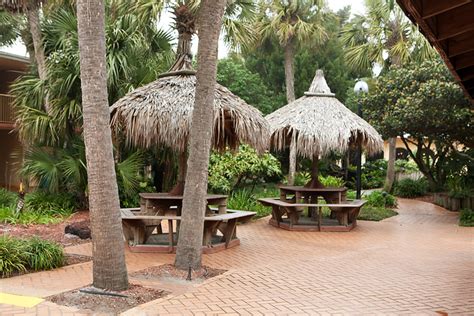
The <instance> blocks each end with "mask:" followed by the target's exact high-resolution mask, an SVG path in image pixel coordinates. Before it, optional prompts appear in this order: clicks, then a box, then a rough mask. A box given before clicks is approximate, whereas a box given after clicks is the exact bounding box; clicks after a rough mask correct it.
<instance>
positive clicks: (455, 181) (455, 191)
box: [446, 176, 474, 199]
mask: <svg viewBox="0 0 474 316" xmlns="http://www.w3.org/2000/svg"><path fill="white" fill-rule="evenodd" d="M466 180H467V178H465V177H461V176H451V177H449V178H448V179H447V181H446V185H447V187H448V190H449V196H450V197H452V198H458V199H463V198H467V197H471V196H473V195H474V188H473V187H472V184H470V183H468V181H466Z"/></svg>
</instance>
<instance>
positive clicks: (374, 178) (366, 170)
mask: <svg viewBox="0 0 474 316" xmlns="http://www.w3.org/2000/svg"><path fill="white" fill-rule="evenodd" d="M386 174H387V161H386V160H385V159H377V160H374V161H367V162H366V163H365V164H364V165H363V166H362V177H361V182H362V188H364V189H375V188H380V187H382V186H383V184H384V182H385V175H386Z"/></svg>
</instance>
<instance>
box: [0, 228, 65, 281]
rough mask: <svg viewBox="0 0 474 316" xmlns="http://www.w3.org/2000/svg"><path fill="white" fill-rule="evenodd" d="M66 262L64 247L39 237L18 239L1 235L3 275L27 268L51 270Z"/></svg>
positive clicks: (0, 250) (0, 264) (0, 248)
mask: <svg viewBox="0 0 474 316" xmlns="http://www.w3.org/2000/svg"><path fill="white" fill-rule="evenodd" d="M64 263H65V259H64V251H63V248H62V247H61V246H60V245H58V244H56V243H54V242H50V241H47V240H42V239H39V238H37V237H34V238H29V239H18V238H13V237H10V236H8V235H4V236H1V237H0V273H1V274H2V276H3V277H6V276H9V275H11V274H12V273H15V272H26V271H27V270H35V271H38V270H50V269H54V268H58V267H61V266H63V265H64Z"/></svg>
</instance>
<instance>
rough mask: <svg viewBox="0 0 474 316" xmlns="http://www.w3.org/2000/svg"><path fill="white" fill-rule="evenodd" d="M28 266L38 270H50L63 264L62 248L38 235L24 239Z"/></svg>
mask: <svg viewBox="0 0 474 316" xmlns="http://www.w3.org/2000/svg"><path fill="white" fill-rule="evenodd" d="M25 249H26V253H27V254H28V267H29V268H31V269H33V270H35V271H38V270H51V269H54V268H57V267H61V266H63V265H64V260H65V258H64V251H63V248H62V247H61V246H60V245H59V244H56V243H53V242H51V241H48V240H44V239H40V238H38V237H34V238H31V239H29V240H27V241H26V246H25Z"/></svg>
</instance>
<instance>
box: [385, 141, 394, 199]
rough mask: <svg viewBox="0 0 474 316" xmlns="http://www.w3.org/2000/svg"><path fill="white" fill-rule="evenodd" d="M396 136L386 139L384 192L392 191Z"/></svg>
mask: <svg viewBox="0 0 474 316" xmlns="http://www.w3.org/2000/svg"><path fill="white" fill-rule="evenodd" d="M396 146H397V138H396V137H390V138H389V139H388V163H387V176H386V178H385V184H384V186H383V189H384V191H385V192H390V191H392V186H393V182H394V181H395V158H396V157H395V154H396V150H397V147H396Z"/></svg>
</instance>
